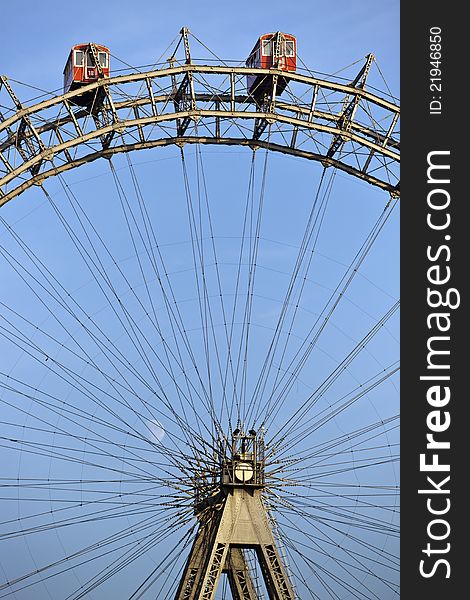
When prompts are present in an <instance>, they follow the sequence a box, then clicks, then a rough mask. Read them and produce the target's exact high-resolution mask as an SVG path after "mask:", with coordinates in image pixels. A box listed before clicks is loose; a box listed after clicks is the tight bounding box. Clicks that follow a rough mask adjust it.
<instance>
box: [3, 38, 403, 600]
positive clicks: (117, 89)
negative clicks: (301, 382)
mask: <svg viewBox="0 0 470 600" xmlns="http://www.w3.org/2000/svg"><path fill="white" fill-rule="evenodd" d="M187 33H188V32H187V30H186V29H183V30H182V32H181V34H182V42H183V45H184V50H185V59H184V61H183V62H182V63H178V62H177V61H176V59H174V57H172V58H171V59H170V60H169V66H168V67H165V68H160V69H157V70H152V71H148V72H143V73H141V72H139V73H131V74H126V75H120V76H117V77H108V76H107V74H106V73H105V72H104V71H103V69H101V70H100V68H99V67H100V61H99V54H97V52H98V51H99V47H97V46H96V47H95V45H93V44H90V45H89V47H87V48H86V49H85V50H83V49H81V50H80V51H84V52H88V50H89V49H90V48H91V50H92V52H91V56H92V57H94V58H93V60H94V62H95V67H96V69H97V73H98V74H96V72H95V74H94V77H95V80H94V81H92V82H90V83H86V82H85V81H82V82H81V83H80V85H79V86H78V87H77V89H71V88H73V87H74V86H71V88H70V89H69V90H68V91H67V92H66V93H64V94H60V95H57V96H52V97H51V98H49V99H46V100H43V101H41V102H39V103H35V104H31V105H25V104H23V103H22V102H21V101H20V100H19V99H18V97H17V96H16V94H15V92H14V90H13V89H12V87H11V85H10V83H9V81H8V79H7V78H6V77H2V78H1V79H0V85H1V87H2V88H3V91H4V92H6V94H7V96H8V97H9V99H10V102H11V104H12V110H11V114H7V115H5V116H3V115H0V206H1V205H4V204H5V203H6V202H8V201H9V200H11V199H13V198H15V197H17V196H18V195H20V194H21V193H22V192H24V191H25V190H27V189H28V188H30V187H31V186H33V185H42V183H43V182H44V180H46V179H47V178H49V177H54V176H56V175H59V174H60V173H63V172H65V171H68V170H70V169H72V168H75V167H79V166H80V165H83V164H85V163H88V162H91V161H94V160H97V159H99V158H110V157H112V155H113V154H116V153H122V152H130V151H133V150H140V149H147V148H152V147H158V146H168V145H171V144H176V145H179V146H182V145H184V144H215V145H218V144H226V145H239V146H248V147H250V148H252V149H257V148H266V149H269V150H272V151H276V152H282V153H285V154H290V155H293V156H298V157H302V158H306V159H309V160H317V161H320V162H321V163H322V164H323V165H324V166H325V167H334V168H337V169H339V170H341V171H344V172H346V173H349V174H351V175H353V176H355V177H357V178H359V179H361V180H363V181H365V182H368V183H369V184H372V185H375V186H378V187H379V188H382V189H384V190H386V191H387V192H389V193H390V194H391V195H392V196H398V195H399V178H398V172H399V166H398V165H399V130H398V121H399V115H400V110H399V107H398V105H397V104H395V103H394V102H392V101H390V100H387V99H385V98H382V97H379V96H378V95H376V94H374V93H371V92H370V91H369V90H367V89H366V80H367V76H368V73H369V70H370V67H371V64H372V61H373V56H372V55H370V56H368V57H367V59H366V62H365V64H364V66H363V67H362V69H361V70H360V71H359V73H358V74H357V76H356V77H355V78H354V80H353V81H352V82H350V83H349V84H343V83H338V82H334V81H328V80H326V79H318V78H316V77H313V76H311V75H305V74H300V73H296V72H294V71H293V70H286V69H285V68H280V65H279V64H277V65H276V64H274V63H273V65H272V66H270V67H269V68H263V66H253V64H252V62H251V63H250V64H249V66H245V67H230V66H226V65H224V64H221V65H211V66H209V65H199V64H195V63H194V62H193V61H192V60H191V54H190V49H189V43H188V37H187ZM269 35H277V36H278V37H277V38H276V39H277V41H279V39H280V37H279V35H280V34H279V32H278V34H269ZM282 35H284V34H282ZM286 39H287V37H285V38H284V41H285V40H286ZM270 40H271V38H270ZM260 41H261V43H262V42H263V37H262V38H260ZM281 41H282V40H281ZM76 48H78V47H76ZM76 48H75V49H73V50H72V53H71V56H72V57H74V56H75V55H74V52H75V50H76ZM93 50H94V52H93ZM73 60H74V58H73ZM108 64H109V63H108ZM281 67H282V65H281ZM82 75H83V74H82ZM246 78H248V80H249V81H250V78H251V81H256V82H257V84H256V86H255V87H256V89H258V90H259V89H262V90H263V93H262V94H261V95H260V94H259V93H258V92H256V91H255V89H254V88H253V87H250V88H249V90H250V93H248V94H247V93H246V88H245V81H246ZM83 84H85V85H83ZM281 92H284V97H283V98H282V99H280V98H279V97H278V96H279V95H280V93H281ZM219 442H220V440H219ZM265 485H266V484H265V479H264V455H263V445H262V440H261V439H260V438H259V437H257V434H256V433H255V432H250V433H249V434H248V435H245V434H244V433H243V432H240V431H237V432H234V433H233V438H232V445H231V447H230V448H228V449H227V448H225V449H224V450H223V452H222V453H221V459H220V473H219V481H218V484H217V486H216V493H212V494H211V495H210V496H204V493H203V492H202V493H198V491H197V490H196V491H195V513H196V516H197V519H198V522H199V529H198V532H197V534H196V538H195V540H194V544H193V547H192V550H191V552H190V555H189V557H188V560H187V563H186V567H185V570H184V573H183V575H182V578H181V580H180V584H179V588H178V591H177V594H176V597H175V598H176V600H191V599H193V600H196V599H204V600H213V598H214V597H215V594H216V590H217V585H218V582H219V579H220V577H221V575H222V573H224V572H225V573H226V574H227V576H228V581H229V584H230V587H231V591H232V595H233V597H234V598H236V599H240V600H241V599H247V600H253V599H254V598H256V597H257V594H256V591H255V586H254V583H253V580H252V576H251V573H250V568H249V565H248V562H247V558H246V554H245V550H248V549H249V550H253V551H254V552H255V554H256V556H257V559H258V561H259V564H260V567H261V573H262V575H263V579H264V582H265V586H266V589H267V592H268V595H269V598H270V599H272V600H273V599H274V600H294V598H295V597H296V595H295V590H294V588H293V586H292V583H291V581H290V578H289V575H288V572H287V567H286V565H285V564H283V559H282V556H281V554H280V552H279V549H278V546H277V543H276V536H275V535H274V533H273V528H272V523H271V521H270V516H269V513H268V511H267V509H266V507H265V504H264V502H263V494H264V490H265Z"/></svg>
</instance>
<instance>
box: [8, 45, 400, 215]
mask: <svg viewBox="0 0 470 600" xmlns="http://www.w3.org/2000/svg"><path fill="white" fill-rule="evenodd" d="M368 60H369V59H368ZM247 76H254V77H257V78H263V77H266V78H269V82H270V86H271V91H270V93H269V94H267V95H266V98H265V101H263V102H262V103H261V104H260V103H259V102H258V101H257V99H256V98H255V97H254V96H253V95H251V94H247V93H246V89H245V81H246V77H247ZM366 76H367V69H364V68H363V70H362V71H361V73H360V76H358V77H357V78H356V80H355V81H353V82H352V83H351V84H349V85H346V84H342V83H337V82H333V81H327V80H324V79H318V78H316V77H312V76H310V75H304V74H300V73H293V72H286V71H280V70H279V69H262V68H249V67H230V66H225V65H211V66H209V65H199V64H194V63H193V62H192V61H191V57H190V54H189V49H187V58H186V61H184V62H183V64H177V63H176V61H174V60H172V61H170V66H169V67H168V68H161V69H157V70H152V71H148V72H143V73H131V74H126V75H120V76H117V77H109V78H107V77H104V78H100V79H98V80H97V81H95V82H92V83H90V84H88V85H85V86H83V87H81V88H79V89H76V90H71V91H69V92H67V93H65V94H60V95H57V96H52V97H51V98H49V99H46V100H43V101H42V102H38V103H35V104H32V105H27V104H23V103H22V102H21V101H20V100H19V99H18V98H17V96H16V94H15V92H14V90H13V89H12V87H11V85H10V83H9V81H8V79H7V78H6V77H3V76H2V77H1V79H0V91H2V89H1V88H3V91H4V92H6V93H7V95H8V96H9V98H10V101H11V105H12V110H11V113H9V114H4V115H1V114H0V206H1V205H3V204H5V202H8V201H9V200H11V199H12V198H14V197H15V196H18V195H19V194H21V193H22V192H23V191H25V190H26V189H28V188H29V187H31V186H32V185H40V184H41V183H42V182H43V181H44V180H45V179H47V178H49V177H53V176H55V175H58V174H59V173H63V172H64V171H68V170H70V169H73V168H75V167H78V166H80V165H83V164H85V163H87V162H90V161H94V160H97V159H99V158H103V157H107V158H109V157H110V156H112V155H113V154H116V153H120V152H129V151H132V150H140V149H145V148H152V147H158V146H168V145H170V144H177V145H183V144H226V145H239V146H248V147H250V148H254V149H256V148H268V149H270V150H273V151H276V152H283V153H285V154H290V155H293V156H298V157H303V158H306V159H309V160H317V161H320V162H321V163H323V164H324V165H325V166H332V167H335V168H337V169H339V170H341V171H344V172H346V173H349V174H350V175H353V176H355V177H358V178H359V179H362V180H364V181H366V182H368V183H370V184H372V185H376V186H378V187H380V188H382V189H384V190H387V191H388V192H390V193H391V194H392V195H394V196H398V195H399V176H398V173H399V159H400V154H399V130H398V122H399V117H400V109H399V106H398V105H397V104H395V103H394V102H392V101H390V100H387V99H385V98H382V97H379V96H378V95H376V94H374V93H371V92H370V91H368V90H367V89H366V86H365V78H366ZM279 77H282V78H284V79H285V80H286V81H287V83H288V88H287V90H286V92H285V94H284V97H283V98H282V99H281V98H278V97H277V90H276V87H277V85H278V78H279ZM84 94H86V95H87V96H88V97H89V98H92V101H90V102H88V105H87V106H84V107H79V106H77V104H78V103H80V102H81V98H83V95H84Z"/></svg>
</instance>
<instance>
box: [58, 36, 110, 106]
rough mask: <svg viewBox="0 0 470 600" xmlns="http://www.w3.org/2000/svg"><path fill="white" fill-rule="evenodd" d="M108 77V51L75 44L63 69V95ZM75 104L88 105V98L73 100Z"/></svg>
mask: <svg viewBox="0 0 470 600" xmlns="http://www.w3.org/2000/svg"><path fill="white" fill-rule="evenodd" d="M101 77H109V49H108V48H106V46H100V45H98V44H77V45H76V46H73V48H72V50H71V51H70V54H69V58H68V60H67V63H66V65H65V69H64V93H66V92H69V91H70V90H76V89H79V88H81V87H83V86H84V85H87V84H89V83H93V82H94V81H97V80H98V79H100V78H101ZM75 102H76V103H77V104H88V102H89V98H84V97H83V98H80V97H77V98H76V99H75Z"/></svg>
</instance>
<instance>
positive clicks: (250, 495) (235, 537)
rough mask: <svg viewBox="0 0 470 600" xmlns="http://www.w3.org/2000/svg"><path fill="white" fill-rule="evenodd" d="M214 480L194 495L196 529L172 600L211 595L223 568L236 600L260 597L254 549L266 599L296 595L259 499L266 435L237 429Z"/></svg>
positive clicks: (208, 598) (289, 598)
mask: <svg viewBox="0 0 470 600" xmlns="http://www.w3.org/2000/svg"><path fill="white" fill-rule="evenodd" d="M219 462H220V470H219V473H218V474H217V478H218V482H217V484H216V486H215V487H214V489H213V490H212V492H210V493H209V494H208V496H207V497H200V496H198V495H197V496H196V501H195V513H196V515H197V518H198V520H199V529H198V532H197V534H196V538H195V540H194V543H193V547H192V549H191V552H190V555H189V557H188V560H187V562H186V566H185V569H184V573H183V576H182V577H181V580H180V584H179V587H178V591H177V593H176V596H175V600H213V598H214V597H215V593H216V591H217V586H218V583H219V580H220V577H221V575H222V573H226V574H227V577H228V581H229V585H230V590H231V592H232V597H233V598H234V600H255V599H256V598H258V594H257V592H256V588H255V585H254V583H253V574H252V572H251V569H250V567H249V565H248V562H247V560H246V556H245V554H244V551H245V550H248V549H249V550H254V551H255V553H256V557H257V559H258V562H259V564H260V567H261V573H262V576H263V579H264V583H265V586H266V590H267V592H268V596H269V598H270V600H295V598H296V595H295V592H294V589H293V587H292V583H291V581H290V579H289V576H288V573H287V571H286V566H285V565H284V564H283V560H282V558H281V556H280V553H279V550H278V548H277V544H276V540H275V537H274V535H273V531H272V527H271V523H270V519H269V515H268V512H267V509H266V506H265V503H264V501H263V490H264V440H263V435H262V433H261V434H260V435H258V434H257V433H256V432H255V431H250V432H249V433H248V435H245V433H244V432H243V431H240V430H238V429H237V430H235V431H234V432H233V435H232V443H231V446H230V448H223V449H222V451H221V453H220V459H219Z"/></svg>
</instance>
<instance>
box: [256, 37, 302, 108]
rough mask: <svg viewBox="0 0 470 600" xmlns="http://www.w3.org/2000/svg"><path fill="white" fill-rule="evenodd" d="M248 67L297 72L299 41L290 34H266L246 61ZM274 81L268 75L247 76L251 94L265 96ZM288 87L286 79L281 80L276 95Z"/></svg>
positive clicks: (258, 41)
mask: <svg viewBox="0 0 470 600" xmlns="http://www.w3.org/2000/svg"><path fill="white" fill-rule="evenodd" d="M245 64H246V66H247V67H251V68H255V69H279V70H280V71H288V72H295V69H296V67H297V40H296V39H295V37H294V36H293V35H290V34H289V33H282V32H281V31H277V32H275V33H265V34H264V35H262V36H261V37H260V38H259V39H258V40H257V42H256V44H255V47H254V48H253V50H252V51H251V52H250V55H249V57H248V58H247V60H246V63H245ZM271 82H272V79H271V78H270V77H269V76H266V75H247V89H248V93H249V94H254V95H256V96H258V95H261V94H263V93H264V92H265V91H266V90H267V88H268V87H269V86H270V85H271ZM286 85H287V81H286V79H284V78H282V77H281V78H279V80H278V85H277V88H276V95H279V94H282V92H283V91H284V90H285V88H286Z"/></svg>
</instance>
